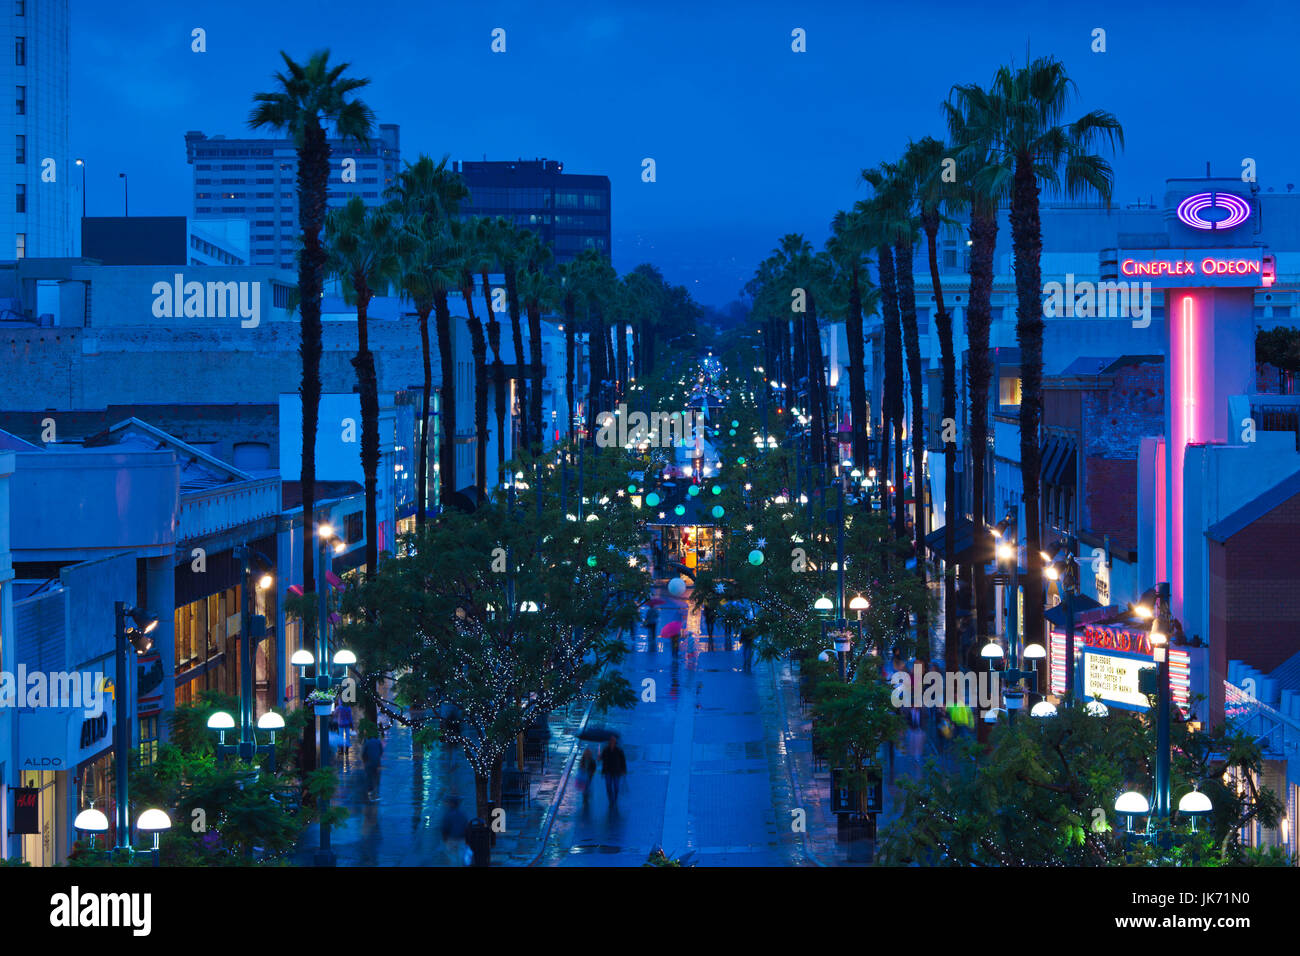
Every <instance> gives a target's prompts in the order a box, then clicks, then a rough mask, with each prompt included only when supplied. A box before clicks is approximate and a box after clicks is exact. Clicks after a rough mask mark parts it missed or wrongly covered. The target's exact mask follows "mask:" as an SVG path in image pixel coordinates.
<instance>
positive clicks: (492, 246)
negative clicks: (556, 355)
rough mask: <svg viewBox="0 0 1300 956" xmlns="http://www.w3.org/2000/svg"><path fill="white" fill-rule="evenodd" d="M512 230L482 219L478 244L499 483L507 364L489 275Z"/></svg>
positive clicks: (502, 223)
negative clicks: (504, 359)
mask: <svg viewBox="0 0 1300 956" xmlns="http://www.w3.org/2000/svg"><path fill="white" fill-rule="evenodd" d="M510 229H511V226H510V223H509V222H507V221H506V220H505V219H504V218H503V217H501V216H498V217H497V218H495V219H480V220H479V221H478V230H477V232H476V235H475V242H476V244H477V245H478V247H479V248H480V250H481V251H482V257H481V258H480V259H479V280H480V282H481V284H482V291H483V309H484V314H485V315H486V316H487V337H488V344H489V345H490V346H491V347H492V385H493V395H494V398H495V400H494V402H493V405H494V411H495V415H496V422H497V432H496V434H497V480H498V481H500V480H501V476H502V474H503V473H504V472H505V463H506V437H505V427H506V374H505V363H504V362H502V361H501V322H500V321H499V320H498V319H497V310H496V309H495V308H493V304H492V289H491V285H490V283H489V282H488V274H489V273H490V272H492V271H493V270H494V269H496V268H497V267H499V266H500V265H501V263H502V261H503V259H504V252H503V247H504V245H505V243H506V236H507V234H508V233H509V231H510Z"/></svg>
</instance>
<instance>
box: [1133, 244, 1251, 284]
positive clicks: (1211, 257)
mask: <svg viewBox="0 0 1300 956" xmlns="http://www.w3.org/2000/svg"><path fill="white" fill-rule="evenodd" d="M1116 261H1117V262H1118V263H1119V272H1120V277H1121V278H1127V279H1131V280H1137V281H1141V282H1148V283H1150V284H1151V285H1152V286H1153V287H1157V288H1164V289H1178V288H1192V287H1214V286H1236V287H1238V288H1250V289H1258V288H1261V287H1263V286H1266V285H1268V284H1269V283H1270V276H1269V273H1270V272H1272V271H1273V269H1272V263H1271V262H1269V261H1268V258H1266V257H1265V256H1264V253H1263V250H1262V249H1261V248H1259V247H1242V248H1237V249H1232V248H1211V249H1149V250H1146V249H1144V250H1133V251H1132V252H1120V253H1119V254H1118V255H1117V256H1116Z"/></svg>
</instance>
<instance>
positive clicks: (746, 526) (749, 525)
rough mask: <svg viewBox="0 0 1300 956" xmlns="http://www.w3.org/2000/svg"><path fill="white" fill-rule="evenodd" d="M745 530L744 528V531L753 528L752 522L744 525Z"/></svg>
mask: <svg viewBox="0 0 1300 956" xmlns="http://www.w3.org/2000/svg"><path fill="white" fill-rule="evenodd" d="M745 530H746V531H753V530H754V526H753V525H752V524H747V525H745Z"/></svg>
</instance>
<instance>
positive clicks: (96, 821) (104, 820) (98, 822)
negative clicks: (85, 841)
mask: <svg viewBox="0 0 1300 956" xmlns="http://www.w3.org/2000/svg"><path fill="white" fill-rule="evenodd" d="M72 826H73V828H74V829H77V830H81V831H83V832H85V833H89V834H90V846H91V848H92V849H93V848H94V846H95V834H97V833H107V832H108V817H106V816H104V811H103V810H96V809H95V805H94V804H93V803H92V804H91V805H90V806H89V807H87V808H86V809H85V810H82V811H81V812H80V813H78V814H77V818H76V819H75V820H73V821H72Z"/></svg>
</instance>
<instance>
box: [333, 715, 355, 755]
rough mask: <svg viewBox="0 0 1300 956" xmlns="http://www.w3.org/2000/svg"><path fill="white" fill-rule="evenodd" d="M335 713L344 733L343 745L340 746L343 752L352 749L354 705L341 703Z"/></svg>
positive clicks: (340, 750)
mask: <svg viewBox="0 0 1300 956" xmlns="http://www.w3.org/2000/svg"><path fill="white" fill-rule="evenodd" d="M334 715H335V716H336V717H337V718H338V722H339V730H340V731H341V732H342V734H343V746H342V747H340V748H339V753H340V754H341V753H344V752H346V751H348V750H351V749H352V706H351V705H350V704H340V705H339V708H338V710H336V711H334Z"/></svg>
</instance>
